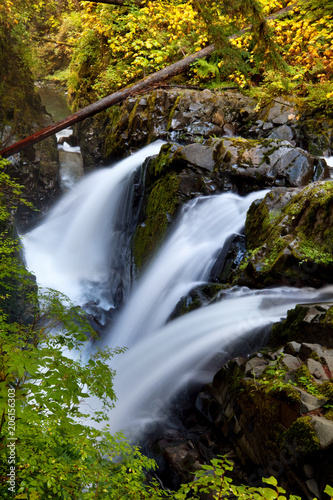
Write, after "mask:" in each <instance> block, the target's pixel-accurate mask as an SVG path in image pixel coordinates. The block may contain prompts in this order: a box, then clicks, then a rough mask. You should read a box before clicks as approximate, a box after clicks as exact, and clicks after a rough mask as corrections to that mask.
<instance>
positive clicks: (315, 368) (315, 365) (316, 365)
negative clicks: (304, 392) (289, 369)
mask: <svg viewBox="0 0 333 500" xmlns="http://www.w3.org/2000/svg"><path fill="white" fill-rule="evenodd" d="M306 364H307V366H308V368H309V371H310V373H311V375H313V376H314V377H315V378H316V379H317V382H321V381H324V380H328V376H327V375H326V373H325V370H324V368H323V365H322V364H321V363H320V362H319V361H315V360H314V359H311V358H310V359H308V360H307V362H306Z"/></svg>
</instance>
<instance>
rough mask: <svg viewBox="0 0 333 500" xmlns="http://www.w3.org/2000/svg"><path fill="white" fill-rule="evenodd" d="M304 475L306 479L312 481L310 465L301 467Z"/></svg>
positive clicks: (312, 473) (312, 471) (312, 472)
mask: <svg viewBox="0 0 333 500" xmlns="http://www.w3.org/2000/svg"><path fill="white" fill-rule="evenodd" d="M303 471H304V475H305V477H306V478H307V479H312V478H313V475H314V470H313V466H312V465H311V464H304V466H303Z"/></svg>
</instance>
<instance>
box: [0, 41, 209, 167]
mask: <svg viewBox="0 0 333 500" xmlns="http://www.w3.org/2000/svg"><path fill="white" fill-rule="evenodd" d="M214 50H215V46H214V45H209V47H206V48H204V49H202V50H200V51H198V52H196V53H195V54H191V55H190V56H187V57H185V58H184V59H182V60H181V61H178V62H176V63H174V64H171V66H167V67H166V68H163V69H161V70H160V71H157V72H156V73H153V74H152V75H150V76H148V77H147V78H144V79H143V80H140V81H138V82H137V83H135V84H134V85H131V86H130V87H126V88H124V89H122V90H119V91H117V92H115V93H114V94H111V95H109V96H107V97H104V98H103V99H101V100H100V101H97V102H95V103H93V104H90V105H89V106H86V107H85V108H82V109H81V110H79V111H77V112H76V113H74V114H72V115H70V116H68V117H67V118H64V119H63V120H61V121H59V122H57V123H53V124H52V125H49V126H48V127H46V128H44V129H43V130H40V131H38V132H36V133H35V134H33V135H31V136H30V137H27V138H26V139H23V140H22V141H19V142H17V143H15V144H13V145H12V146H9V147H8V148H6V149H3V150H2V151H0V156H2V157H3V158H8V157H9V156H11V155H13V154H15V153H18V152H19V151H21V150H22V149H24V148H27V147H28V146H32V145H33V144H36V143H37V142H39V141H42V140H43V139H46V138H47V137H49V136H51V135H53V134H55V133H56V132H60V130H63V129H64V128H67V127H69V126H71V125H74V123H78V122H80V121H82V120H85V119H86V118H88V117H90V116H93V115H95V114H97V113H99V112H100V111H103V110H104V109H107V108H109V107H111V106H114V105H115V104H119V103H120V102H123V101H125V99H127V98H128V97H130V96H132V95H135V94H138V93H141V92H142V91H147V90H149V89H150V88H152V87H154V86H155V85H156V84H158V83H160V82H162V81H164V80H167V79H168V78H171V77H173V76H176V75H179V74H180V73H183V72H184V71H186V70H187V69H188V68H189V67H190V65H191V64H193V63H194V62H195V61H197V60H198V59H202V58H203V57H207V56H209V55H210V54H211V53H212V52H213V51H214Z"/></svg>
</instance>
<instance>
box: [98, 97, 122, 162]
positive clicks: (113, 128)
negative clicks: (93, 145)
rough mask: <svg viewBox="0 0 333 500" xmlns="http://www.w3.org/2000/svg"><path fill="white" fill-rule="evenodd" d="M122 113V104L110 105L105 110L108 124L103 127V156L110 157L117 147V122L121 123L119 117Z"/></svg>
mask: <svg viewBox="0 0 333 500" xmlns="http://www.w3.org/2000/svg"><path fill="white" fill-rule="evenodd" d="M124 113H125V107H124V105H122V106H112V107H111V108H110V109H109V110H108V111H107V120H108V125H107V126H106V127H105V136H104V137H105V138H104V146H103V150H104V151H103V153H104V156H105V158H112V157H113V156H114V154H115V152H116V151H117V149H118V142H119V124H120V123H121V117H122V116H123V114H124Z"/></svg>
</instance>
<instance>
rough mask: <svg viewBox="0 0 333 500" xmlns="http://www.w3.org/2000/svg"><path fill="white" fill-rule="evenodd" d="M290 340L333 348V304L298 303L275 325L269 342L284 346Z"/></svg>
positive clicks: (276, 345) (273, 344)
mask: <svg viewBox="0 0 333 500" xmlns="http://www.w3.org/2000/svg"><path fill="white" fill-rule="evenodd" d="M290 341H296V342H310V343H319V344H323V345H325V346H326V347H328V348H333V306H332V304H331V303H328V304H325V303H320V304H310V305H306V304H305V305H298V306H296V307H295V308H294V309H291V310H290V311H288V314H287V318H286V319H285V320H284V321H282V322H281V323H276V324H275V325H274V326H273V329H272V333H271V335H270V339H269V344H270V345H272V346H275V347H279V346H282V345H284V344H286V343H287V342H290Z"/></svg>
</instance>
